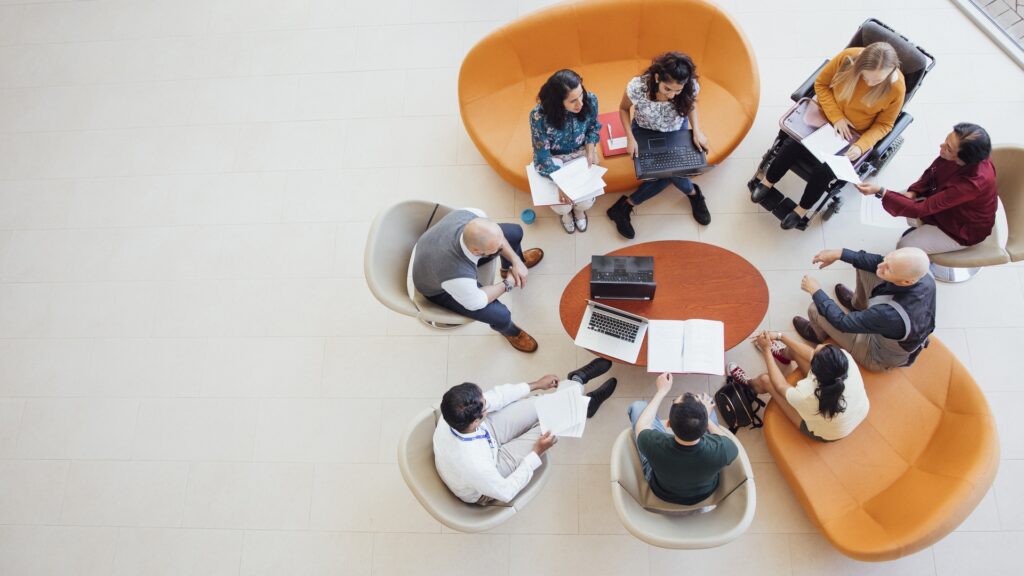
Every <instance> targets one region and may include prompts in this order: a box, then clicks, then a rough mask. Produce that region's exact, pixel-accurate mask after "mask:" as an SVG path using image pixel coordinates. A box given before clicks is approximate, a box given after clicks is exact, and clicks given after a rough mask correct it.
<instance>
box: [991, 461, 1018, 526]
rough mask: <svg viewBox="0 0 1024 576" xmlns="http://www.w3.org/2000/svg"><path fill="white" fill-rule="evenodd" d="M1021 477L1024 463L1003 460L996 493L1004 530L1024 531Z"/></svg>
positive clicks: (1000, 522) (996, 484)
mask: <svg viewBox="0 0 1024 576" xmlns="http://www.w3.org/2000/svg"><path fill="white" fill-rule="evenodd" d="M1021 477H1024V462H1022V461H1020V460H1003V461H1002V462H1000V463H999V475H998V476H996V483H995V489H994V492H995V500H996V503H997V507H998V508H999V526H1000V528H1002V529H1003V530H1015V531H1021V530H1022V529H1024V528H1022V527H1024V520H1022V519H1021V511H1022V510H1024V489H1022V488H1021ZM983 504H984V502H983Z"/></svg>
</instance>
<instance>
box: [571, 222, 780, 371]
mask: <svg viewBox="0 0 1024 576" xmlns="http://www.w3.org/2000/svg"><path fill="white" fill-rule="evenodd" d="M608 256H653V257H654V281H655V282H656V283H657V285H658V288H657V290H656V291H655V294H654V299H653V300H602V302H604V303H606V304H607V305H609V306H613V307H615V308H620V309H622V310H625V311H627V312H632V313H633V314H638V315H640V316H643V317H644V318H647V319H649V320H689V319H690V318H703V319H705V320H721V321H722V322H724V323H725V349H726V350H728V349H730V348H732V347H734V346H736V345H737V344H739V343H740V342H742V341H743V339H744V338H746V337H747V336H749V335H750V334H751V333H752V332H753V331H754V330H755V329H756V328H757V326H758V324H760V323H761V320H762V319H763V318H764V315H765V313H766V312H767V311H768V285H767V284H766V283H765V281H764V278H763V277H762V276H761V273H760V272H758V270H757V268H754V265H753V264H751V263H750V262H747V261H746V260H745V259H744V258H743V257H742V256H740V255H739V254H736V253H735V252H730V251H729V250H726V249H725V248H720V247H718V246H713V245H711V244H704V243H702V242H689V241H685V240H664V241H660V242H644V243H642V244H634V245H633V246H629V247H626V248H622V249H620V250H616V251H614V252H610V253H609V254H608ZM589 297H590V265H589V264H588V265H586V266H584V267H583V269H582V270H580V271H579V272H578V273H577V274H576V276H574V277H573V279H572V280H571V281H570V282H569V284H568V285H567V286H566V287H565V290H564V291H563V292H562V300H561V302H560V303H559V306H558V311H559V314H560V316H561V318H562V326H563V327H564V328H565V331H566V332H568V333H569V336H571V337H573V338H575V337H576V331H577V330H578V329H579V326H580V322H581V321H582V320H583V313H584V312H585V311H586V308H587V299H588V298H589ZM605 358H608V359H609V360H613V361H616V362H621V360H618V359H616V358H610V357H608V356H605ZM636 365H637V366H646V365H647V337H646V336H644V343H643V347H642V348H641V349H640V355H639V356H638V357H637V361H636Z"/></svg>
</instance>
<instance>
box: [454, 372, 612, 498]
mask: <svg viewBox="0 0 1024 576" xmlns="http://www.w3.org/2000/svg"><path fill="white" fill-rule="evenodd" d="M611 364H612V363H611V362H609V361H608V360H605V359H603V358H597V359H595V360H594V361H592V362H590V363H589V364H587V365H586V366H584V367H582V368H579V369H577V370H574V371H572V372H570V373H569V377H568V379H567V381H566V382H565V383H563V385H573V386H579V387H580V389H581V390H582V387H583V385H585V384H586V383H587V382H588V381H589V380H590V379H591V378H595V377H597V376H600V375H601V374H604V373H605V372H607V371H608V370H609V369H610V368H611ZM558 385H559V379H558V377H557V376H555V375H553V374H549V375H547V376H542V377H541V378H539V379H537V380H535V381H533V382H529V383H525V382H524V383H522V384H503V385H501V386H496V387H495V388H492V389H491V390H488V391H487V392H483V391H481V390H480V387H479V386H477V385H476V384H472V383H469V382H466V383H463V384H459V385H458V386H453V387H452V388H451V389H450V390H448V392H445V394H444V397H443V398H442V399H441V414H442V416H443V418H442V419H441V420H439V421H438V422H437V428H436V429H435V430H434V464H435V465H436V466H437V473H438V475H440V476H441V479H442V480H443V481H444V483H445V484H446V485H447V486H448V488H449V489H450V490H451V491H452V493H454V494H455V495H456V496H458V497H459V499H461V500H462V501H464V502H467V503H470V504H491V503H494V502H509V501H511V500H512V499H513V498H515V496H516V494H519V491H520V490H522V489H523V488H524V487H525V486H526V485H527V484H528V483H529V482H530V479H531V478H533V472H534V470H536V469H537V468H539V467H540V464H541V462H540V455H541V454H543V453H544V452H546V451H547V450H548V448H551V446H553V445H554V444H555V442H556V441H557V438H556V437H555V436H554V435H552V434H551V433H550V432H548V433H545V434H541V431H540V424H539V423H538V421H537V408H536V406H535V402H536V397H531V396H530V393H531V392H534V391H537V390H549V389H551V388H554V387H556V386H558ZM615 385H616V380H615V378H610V379H609V380H607V381H606V382H605V383H604V384H602V385H601V386H599V387H598V388H597V389H596V390H594V391H593V392H590V393H588V394H587V396H589V397H590V403H589V405H588V406H587V417H588V418H591V417H593V416H594V414H596V413H597V409H598V408H600V406H601V403H602V402H604V401H605V400H607V399H608V398H609V397H610V396H611V395H612V393H613V392H614V391H615Z"/></svg>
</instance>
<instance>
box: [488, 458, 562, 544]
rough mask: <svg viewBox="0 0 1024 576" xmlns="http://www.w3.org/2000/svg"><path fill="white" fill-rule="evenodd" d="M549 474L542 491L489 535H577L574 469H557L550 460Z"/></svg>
mask: <svg viewBox="0 0 1024 576" xmlns="http://www.w3.org/2000/svg"><path fill="white" fill-rule="evenodd" d="M551 464H552V471H551V477H550V478H549V479H548V482H547V484H546V485H545V486H544V490H543V491H541V493H540V494H538V495H537V497H536V498H535V499H534V500H532V501H531V502H530V503H529V504H528V505H527V506H526V507H525V508H523V509H522V510H521V511H519V512H517V513H516V515H515V516H513V517H512V519H511V520H509V521H508V522H507V523H505V524H503V525H502V526H499V527H498V528H496V529H495V530H493V531H492V532H495V533H507V534H578V533H579V528H580V526H579V524H580V523H579V517H580V509H581V507H580V501H579V473H578V470H577V468H578V467H577V466H560V465H558V463H557V461H555V460H551Z"/></svg>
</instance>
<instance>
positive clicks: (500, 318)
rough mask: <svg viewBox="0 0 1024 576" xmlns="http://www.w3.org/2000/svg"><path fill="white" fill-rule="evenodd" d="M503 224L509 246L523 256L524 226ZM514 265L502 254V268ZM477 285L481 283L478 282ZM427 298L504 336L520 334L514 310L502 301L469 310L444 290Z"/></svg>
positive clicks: (492, 258) (502, 229)
mask: <svg viewBox="0 0 1024 576" xmlns="http://www.w3.org/2000/svg"><path fill="white" fill-rule="evenodd" d="M498 226H501V231H502V233H504V234H505V240H508V244H509V246H511V247H512V251H513V252H515V253H516V255H517V256H519V258H520V259H522V258H523V249H522V247H521V246H520V244H522V241H523V227H522V226H520V225H518V224H499V225H498ZM495 257H496V256H488V257H486V258H481V259H480V260H479V261H478V262H477V267H480V266H483V265H484V264H486V263H488V262H490V261H491V260H494V258H495ZM510 266H512V263H511V262H509V261H508V260H506V259H505V257H504V256H501V268H502V269H503V270H504V269H507V268H509V267H510ZM476 285H477V286H480V283H479V282H477V284H476ZM427 300H430V301H431V302H433V303H434V304H437V305H438V306H443V307H445V308H447V309H449V310H451V311H452V312H455V313H456V314H461V315H463V316H465V317H467V318H472V319H473V320H476V321H478V322H483V323H484V324H487V325H488V326H490V327H491V329H492V330H494V331H495V332H499V333H500V334H502V335H503V336H516V335H518V334H519V327H518V326H516V325H515V323H514V322H512V312H511V311H510V310H509V309H508V307H507V306H505V305H504V304H502V303H501V302H499V301H497V300H495V301H493V302H491V303H490V304H488V305H487V306H484V307H483V308H481V309H479V310H469V309H467V308H465V307H463V306H462V304H459V303H458V302H457V301H456V300H455V298H452V297H451V295H450V294H448V293H447V292H442V293H440V294H438V295H437V296H427Z"/></svg>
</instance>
